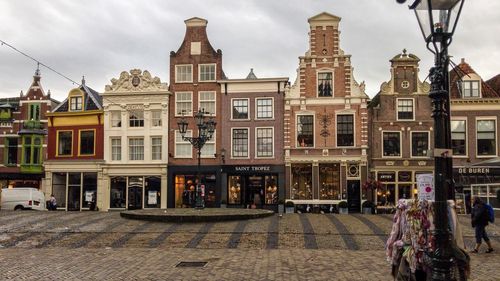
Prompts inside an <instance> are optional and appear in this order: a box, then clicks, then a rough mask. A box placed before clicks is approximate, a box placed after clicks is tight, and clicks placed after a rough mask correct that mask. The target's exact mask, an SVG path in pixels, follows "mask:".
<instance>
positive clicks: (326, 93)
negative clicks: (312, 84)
mask: <svg viewBox="0 0 500 281" xmlns="http://www.w3.org/2000/svg"><path fill="white" fill-rule="evenodd" d="M331 96H333V76H332V73H331V72H319V73H318V97H331Z"/></svg>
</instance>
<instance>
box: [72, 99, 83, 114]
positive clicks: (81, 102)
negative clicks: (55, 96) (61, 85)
mask: <svg viewBox="0 0 500 281" xmlns="http://www.w3.org/2000/svg"><path fill="white" fill-rule="evenodd" d="M76 99H80V103H78V102H74V100H76ZM78 104H79V105H80V107H76V105H78ZM73 105H75V106H74V108H73ZM82 110H83V96H80V95H75V96H70V97H69V111H82Z"/></svg>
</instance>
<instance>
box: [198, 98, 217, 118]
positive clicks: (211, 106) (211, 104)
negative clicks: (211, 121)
mask: <svg viewBox="0 0 500 281" xmlns="http://www.w3.org/2000/svg"><path fill="white" fill-rule="evenodd" d="M199 95H200V98H199V100H200V101H199V102H200V103H199V109H201V110H202V111H205V114H206V115H210V116H215V92H200V93H199Z"/></svg>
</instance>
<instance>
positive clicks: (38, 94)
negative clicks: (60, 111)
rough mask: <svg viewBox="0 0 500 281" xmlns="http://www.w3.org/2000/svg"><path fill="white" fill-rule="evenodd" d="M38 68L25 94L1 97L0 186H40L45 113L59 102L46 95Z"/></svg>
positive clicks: (43, 150) (44, 155) (44, 145)
mask: <svg viewBox="0 0 500 281" xmlns="http://www.w3.org/2000/svg"><path fill="white" fill-rule="evenodd" d="M40 80H41V76H40V71H39V70H38V69H37V71H36V72H35V75H34V76H33V83H32V84H31V86H30V87H29V89H28V91H27V93H26V94H23V92H21V94H20V96H19V97H16V98H6V99H0V159H1V160H0V187H1V188H4V187H36V188H40V187H41V183H42V182H41V181H42V178H43V176H44V167H43V163H44V161H45V159H46V155H47V117H46V113H47V112H50V110H51V109H52V108H53V107H55V106H56V105H57V104H58V102H57V101H55V100H52V99H51V98H50V91H49V92H48V93H47V94H45V91H44V90H43V88H42V84H41V83H40Z"/></svg>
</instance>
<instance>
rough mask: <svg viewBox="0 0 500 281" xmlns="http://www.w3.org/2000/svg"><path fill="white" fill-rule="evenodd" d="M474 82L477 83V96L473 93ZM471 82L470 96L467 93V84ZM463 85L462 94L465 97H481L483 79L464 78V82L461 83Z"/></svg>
mask: <svg viewBox="0 0 500 281" xmlns="http://www.w3.org/2000/svg"><path fill="white" fill-rule="evenodd" d="M472 83H477V96H473V95H472V93H473V91H472ZM466 84H469V85H470V86H471V87H470V88H469V94H470V95H468V96H466V95H465V85H466ZM460 87H461V96H462V98H464V99H480V98H481V97H482V93H481V79H467V80H463V81H462V83H461V84H460Z"/></svg>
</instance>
